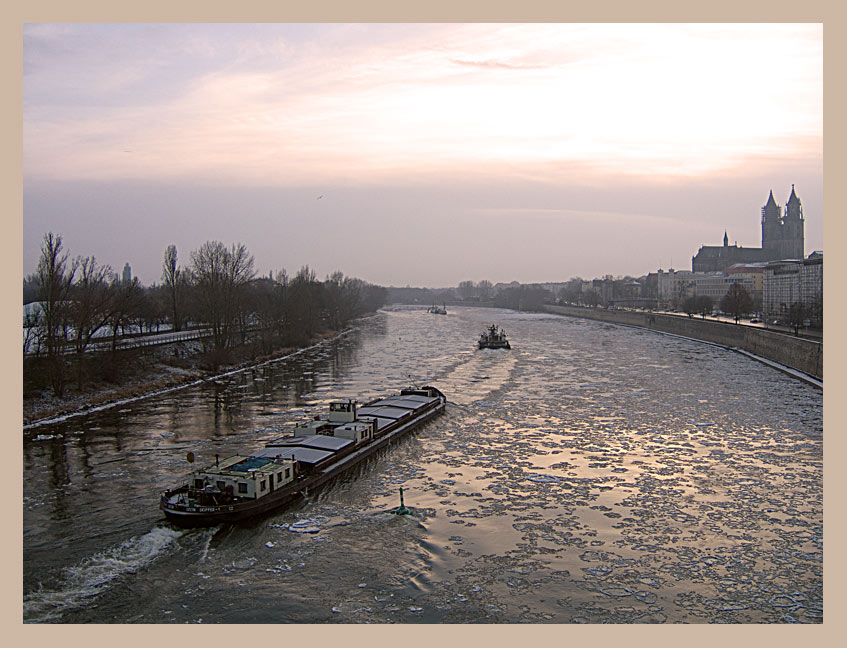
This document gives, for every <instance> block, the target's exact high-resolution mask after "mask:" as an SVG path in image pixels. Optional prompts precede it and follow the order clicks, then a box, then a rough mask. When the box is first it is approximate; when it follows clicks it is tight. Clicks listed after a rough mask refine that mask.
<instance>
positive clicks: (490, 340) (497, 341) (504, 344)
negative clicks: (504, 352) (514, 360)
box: [479, 324, 512, 349]
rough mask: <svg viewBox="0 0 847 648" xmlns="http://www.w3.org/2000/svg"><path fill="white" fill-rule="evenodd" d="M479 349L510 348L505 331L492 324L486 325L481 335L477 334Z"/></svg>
mask: <svg viewBox="0 0 847 648" xmlns="http://www.w3.org/2000/svg"><path fill="white" fill-rule="evenodd" d="M479 348H480V349H511V348H512V347H511V346H510V345H509V341H508V340H507V339H506V331H504V330H503V329H498V328H497V327H496V326H495V325H494V324H492V325H491V326H489V327H488V330H487V331H485V332H484V333H483V334H482V335H480V336H479Z"/></svg>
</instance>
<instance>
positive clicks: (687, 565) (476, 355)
mask: <svg viewBox="0 0 847 648" xmlns="http://www.w3.org/2000/svg"><path fill="white" fill-rule="evenodd" d="M495 322H496V323H497V324H499V325H501V326H503V327H504V328H505V330H506V332H507V334H508V336H509V339H510V340H511V342H512V350H511V351H491V350H483V351H479V350H476V349H475V340H476V338H477V337H478V335H479V333H481V332H482V330H483V328H484V327H485V326H486V325H487V324H489V323H495ZM410 377H411V379H412V380H414V381H416V382H425V383H429V384H433V385H435V386H437V387H439V388H440V389H441V390H442V391H443V392H444V393H445V394H446V395H447V397H448V399H449V400H450V404H449V405H448V409H447V411H446V413H445V414H444V415H442V416H441V417H439V418H438V419H436V420H435V421H433V422H432V423H430V424H428V425H426V426H425V427H423V428H421V429H420V430H419V431H418V432H416V433H414V434H412V435H410V436H409V437H406V438H405V439H403V440H402V441H401V442H399V443H397V444H395V445H392V446H391V447H390V448H389V449H388V450H387V451H385V452H383V453H382V454H380V455H379V456H378V457H377V458H375V459H373V460H371V461H370V462H369V463H367V464H366V465H365V466H363V467H361V468H359V469H358V470H357V471H356V474H355V475H352V476H350V477H348V478H345V479H343V480H341V481H338V482H336V483H335V484H333V485H332V486H331V487H329V488H326V489H324V490H322V491H320V492H318V493H316V494H313V495H312V496H310V499H309V500H308V501H305V502H302V503H300V504H298V505H296V506H295V507H294V508H291V509H288V510H286V511H282V512H278V513H276V514H273V515H270V516H269V517H266V518H262V519H260V520H257V521H255V522H252V523H251V524H249V525H246V526H238V527H232V526H221V527H216V528H212V529H199V530H180V529H177V528H174V527H171V526H170V525H169V524H167V523H166V522H165V521H164V520H163V518H162V516H161V513H160V512H159V510H158V508H157V505H158V493H159V491H160V490H162V489H163V488H165V487H167V486H169V485H171V484H172V483H175V482H178V481H180V480H181V479H182V477H183V476H184V475H186V474H187V473H188V472H189V471H190V469H189V465H188V464H187V463H186V462H185V456H186V453H187V452H188V451H192V452H193V453H194V454H195V455H197V457H198V462H200V463H206V462H210V461H213V460H214V455H215V454H216V453H217V454H220V455H222V456H226V455H228V454H234V453H235V452H237V451H243V450H252V449H255V448H258V447H260V446H261V445H262V444H263V442H265V441H267V440H268V439H270V438H273V437H276V436H279V435H280V434H282V433H285V432H287V431H289V430H290V429H291V427H292V426H293V424H294V423H295V422H297V421H299V420H302V418H303V417H305V416H311V415H313V414H315V413H318V412H322V411H323V410H324V409H325V406H326V403H327V402H328V401H329V400H331V399H333V398H336V397H356V398H359V399H360V400H364V399H367V398H370V397H373V396H377V395H382V394H386V393H389V392H392V391H395V390H396V389H399V388H400V387H403V386H406V385H407V384H408V383H409V381H410ZM822 401H823V395H822V392H821V391H820V390H818V389H815V388H814V387H811V386H809V385H807V384H805V383H803V382H801V381H798V380H796V379H794V378H791V377H789V376H786V375H784V374H782V373H779V372H778V371H776V370H774V369H771V368H769V367H767V366H765V365H762V364H759V363H757V362H755V361H753V360H750V359H748V358H745V357H743V356H741V355H739V354H735V353H732V352H730V351H726V350H723V349H720V348H717V347H713V346H709V345H707V344H701V343H698V342H693V341H689V340H685V339H681V338H675V337H670V336H664V335H660V334H657V333H653V332H649V331H643V330H639V329H633V328H626V327H620V326H613V325H606V324H602V323H598V322H590V321H582V320H577V319H570V318H562V317H554V316H546V315H539V314H526V313H515V312H511V311H499V310H487V309H473V308H466V309H453V310H451V312H450V313H449V314H448V315H447V316H439V315H432V314H429V313H426V312H425V311H424V310H422V309H417V310H413V309H411V308H408V309H403V308H396V309H389V310H386V311H383V312H380V313H379V314H378V315H377V316H375V317H372V318H369V319H367V320H365V321H363V322H361V323H360V325H359V327H358V328H357V329H356V330H355V331H353V332H352V333H351V334H349V335H346V336H343V337H341V338H339V339H337V340H335V341H333V342H331V343H327V344H325V345H323V346H320V347H318V348H315V349H312V350H308V351H306V352H303V353H301V354H298V355H296V356H295V357H292V358H289V359H286V360H282V361H278V362H275V363H272V364H267V365H264V366H261V367H258V368H256V369H254V370H251V371H247V372H243V373H240V374H236V375H231V376H228V377H226V378H225V379H223V380H221V381H219V383H218V384H217V385H216V384H211V383H210V384H208V385H205V386H202V387H193V388H189V389H184V390H181V391H176V392H172V393H170V394H167V395H164V396H159V397H156V398H154V399H146V400H140V401H137V402H135V403H132V404H128V405H124V406H121V407H119V408H114V409H111V410H107V411H103V412H100V413H97V414H93V415H90V416H86V417H75V418H69V419H67V420H66V421H64V422H61V423H57V424H53V425H49V426H41V427H38V428H34V429H31V430H28V431H27V432H26V433H25V439H24V456H23V463H24V465H23V470H24V483H23V494H24V501H23V522H24V529H23V545H24V547H23V557H24V565H23V566H24V572H23V588H24V599H23V619H24V621H26V622H60V623H82V622H97V623H185V622H198V623H252V622H257V623H259V622H261V623H705V622H719V623H723V622H740V623H748V622H751V623H778V622H782V623H786V622H787V623H820V622H822V620H823V403H822ZM401 486H402V487H403V489H404V492H405V503H406V505H407V506H409V507H410V508H412V510H413V514H412V515H411V516H408V517H402V516H396V515H393V514H392V513H391V511H392V509H393V508H394V507H396V506H398V504H399V498H398V489H399V488H400V487H401Z"/></svg>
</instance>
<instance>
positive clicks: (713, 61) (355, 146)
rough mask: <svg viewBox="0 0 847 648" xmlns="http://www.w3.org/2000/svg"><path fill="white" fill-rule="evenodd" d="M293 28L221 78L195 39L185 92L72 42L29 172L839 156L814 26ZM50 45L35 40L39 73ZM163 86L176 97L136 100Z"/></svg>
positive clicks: (181, 172) (36, 131)
mask: <svg viewBox="0 0 847 648" xmlns="http://www.w3.org/2000/svg"><path fill="white" fill-rule="evenodd" d="M217 28H218V29H220V26H218V27H217ZM102 29H104V30H108V29H109V26H108V25H107V26H102ZM195 29H199V30H200V31H199V33H200V34H202V29H200V28H196V27H195ZM278 29H280V28H279V26H273V25H269V26H267V33H266V32H265V31H264V30H263V29H262V28H261V27H257V31H256V34H258V35H262V34H265V33H266V36H267V39H268V40H267V42H266V43H264V46H262V43H257V42H256V41H252V40H249V39H248V40H245V41H244V42H243V43H240V42H236V43H235V44H234V45H233V44H231V45H230V47H233V48H234V50H235V51H237V55H236V56H235V57H234V58H232V59H228V60H227V61H225V62H222V63H221V64H220V65H219V66H215V67H213V66H212V65H211V63H210V59H214V60H217V59H215V58H214V56H213V51H214V48H213V47H211V46H210V45H209V41H203V40H202V38H201V39H199V40H197V39H196V38H195V39H192V40H191V41H190V45H188V46H186V50H187V51H185V52H183V53H184V54H185V56H187V57H188V58H189V60H188V61H187V62H185V63H182V64H180V66H179V68H180V70H179V71H180V74H181V75H183V76H182V78H181V79H180V81H179V82H178V83H177V82H173V81H171V80H169V79H168V78H167V77H168V74H170V73H171V69H170V67H169V66H168V65H163V64H162V63H161V61H162V59H163V58H164V57H165V54H166V53H167V55H168V56H173V55H174V54H175V53H174V51H173V48H174V47H175V46H174V44H173V43H172V42H167V43H165V42H159V41H156V40H155V39H154V40H152V41H151V42H150V43H149V50H147V51H138V52H136V53H135V54H134V56H135V57H137V59H138V60H136V61H134V64H133V65H130V61H129V60H126V59H125V58H121V57H118V58H117V59H116V60H109V59H108V58H103V57H96V56H92V52H91V51H86V48H93V49H96V47H97V46H96V41H93V43H95V44H80V41H74V42H73V43H72V44H69V45H68V48H70V52H69V53H68V52H67V51H66V52H64V54H65V55H66V56H68V57H69V59H70V62H72V61H73V59H74V56H75V55H76V56H77V57H78V58H77V62H78V63H77V65H78V67H77V68H75V69H76V73H75V76H76V78H75V79H74V84H73V87H74V89H75V92H74V94H73V97H71V95H70V92H69V91H67V90H66V91H65V92H64V93H63V92H60V91H59V90H57V91H56V94H55V96H49V92H47V91H45V90H44V88H49V87H50V82H49V81H50V79H49V75H50V74H51V66H50V63H51V61H49V60H48V61H47V62H46V63H45V64H43V65H40V66H34V67H32V68H31V70H30V71H28V72H26V73H25V83H24V98H25V110H24V171H25V175H26V176H27V177H48V178H54V179H56V178H58V179H63V178H65V179H68V178H69V179H73V178H87V179H92V178H97V179H119V178H136V179H137V178H141V179H155V178H190V179H195V178H196V179H201V180H211V181H220V180H221V179H226V180H227V181H228V182H234V183H241V184H246V183H261V184H266V183H282V184H294V183H298V182H310V181H315V180H325V179H327V178H337V177H339V176H340V177H345V178H348V179H351V180H364V179H367V178H369V177H374V176H380V175H386V174H389V175H391V174H394V175H398V174H399V175H402V174H409V173H419V172H429V173H434V172H439V171H448V172H456V171H457V170H459V169H462V168H481V167H487V168H501V167H503V165H521V164H528V165H538V164H545V163H551V164H561V163H569V164H576V165H580V164H584V165H586V167H588V168H592V169H594V170H595V171H596V170H598V169H606V170H609V171H613V172H616V173H629V174H636V175H638V174H644V175H653V174H665V175H668V174H669V175H674V174H702V173H708V172H711V171H719V170H723V169H726V168H727V167H731V166H733V165H737V164H741V163H743V162H744V161H745V160H746V159H748V158H750V157H755V156H757V155H761V156H766V155H771V154H773V153H774V152H776V154H777V155H781V156H790V155H820V151H821V149H822V112H823V111H822V29H821V27H820V26H817V25H799V26H797V25H737V26H735V25H714V26H709V25H420V26H416V25H405V26H391V25H383V26H380V25H372V26H367V25H356V26H347V27H345V26H323V27H322V26H310V32H309V34H310V35H309V37H308V38H305V37H304V38H300V39H299V40H298V39H295V38H293V37H292V36H290V35H288V36H287V37H286V36H285V35H280V34H279V33H277V30H278ZM288 29H289V30H290V29H291V27H289V28H288ZM43 32H44V30H43V29H42V31H38V30H33V31H30V32H25V35H24V36H25V37H24V49H25V58H26V51H27V47H28V46H32V45H35V44H38V41H39V39H40V38H43V36H42V34H43ZM68 32H70V33H71V34H73V29H72V28H71V29H70V30H68V29H64V30H61V31H60V32H59V34H58V35H53V36H51V37H52V38H53V39H56V38H58V39H61V38H63V37H68V36H67V34H68ZM339 39H340V40H339ZM86 42H88V43H91V41H86ZM145 57H149V60H156V61H158V62H159V63H158V64H156V65H153V64H150V63H149V62H147V61H146V60H145ZM192 57H194V58H192ZM195 59H196V60H195ZM192 61H194V62H195V63H196V66H197V68H196V72H192V71H191V69H190V67H191V64H192ZM70 62H69V63H68V65H70V64H71V63H70ZM86 66H93V67H92V68H91V69H89V68H86ZM113 66H114V67H113ZM95 68H96V69H95ZM68 69H69V68H68ZM121 69H123V70H128V71H127V72H126V73H124V74H121V73H120V70H121ZM59 71H61V70H59ZM57 73H58V72H57ZM88 78H92V79H100V80H101V81H102V80H103V79H108V80H109V83H108V84H102V85H100V86H96V85H95V84H94V83H92V85H91V86H90V87H88V86H87V85H86V83H87V82H86V79H88ZM157 82H161V83H162V84H164V85H166V86H167V87H168V88H169V91H168V92H162V93H161V94H158V95H156V96H151V95H150V94H139V95H137V96H135V97H133V95H132V93H131V88H132V87H133V86H134V85H135V86H137V87H138V88H139V89H143V88H149V87H151V85H152V86H153V87H155V86H156V85H157ZM62 87H64V86H62ZM27 88H38V89H41V91H40V92H38V93H35V92H31V93H30V94H29V95H28V93H27ZM104 88H108V89H109V92H117V91H118V89H120V92H121V96H122V100H121V101H120V102H110V101H108V100H107V99H108V97H105V96H104V93H105V94H108V92H107V91H106V90H104ZM128 88H130V89H128ZM87 95H88V96H90V100H89V101H86V100H85V97H86V96H87ZM71 104H73V107H72V108H71V107H69V106H70V105H71Z"/></svg>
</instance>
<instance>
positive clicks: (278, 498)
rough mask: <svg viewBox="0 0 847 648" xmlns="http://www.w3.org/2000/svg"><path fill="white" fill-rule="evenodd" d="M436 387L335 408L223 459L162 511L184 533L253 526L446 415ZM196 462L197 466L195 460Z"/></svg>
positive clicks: (195, 476)
mask: <svg viewBox="0 0 847 648" xmlns="http://www.w3.org/2000/svg"><path fill="white" fill-rule="evenodd" d="M446 404H447V399H446V397H445V396H444V394H442V393H441V392H440V391H439V390H438V389H436V388H435V387H420V388H417V387H411V388H409V389H403V390H401V391H400V393H399V394H397V395H395V396H388V397H385V398H378V399H376V400H373V401H370V402H368V403H365V404H364V405H362V406H360V405H359V404H358V403H357V402H356V401H355V400H351V399H346V400H340V401H333V402H331V403H330V404H329V413H328V415H327V416H316V417H315V418H314V419H313V420H309V421H305V422H304V423H301V424H298V425H297V426H296V427H295V428H294V434H293V435H292V436H286V437H282V438H279V439H275V440H273V441H270V442H268V443H267V444H266V445H265V447H264V448H260V449H258V450H254V451H252V452H248V453H245V454H243V455H234V456H232V457H227V458H226V459H221V458H219V457H218V456H217V455H215V462H214V463H213V464H212V465H211V466H207V467H205V468H201V469H199V470H195V471H194V472H192V473H191V474H190V475H189V476H188V477H187V479H186V480H185V482H183V484H182V485H180V486H177V487H176V488H171V489H169V490H166V491H165V492H163V493H162V494H161V497H160V501H159V507H160V508H161V509H162V512H163V513H164V514H165V517H166V518H167V520H168V521H170V522H172V523H174V524H176V525H178V526H212V525H216V524H224V523H233V522H239V521H241V520H246V519H248V518H251V517H253V516H256V515H260V514H262V513H266V512H268V511H271V510H274V509H277V508H280V507H282V506H284V505H285V504H288V503H290V502H292V501H294V500H296V499H299V498H301V497H303V496H304V495H306V494H307V492H308V491H310V490H312V489H315V488H317V487H319V486H321V485H322V484H324V483H326V482H328V481H329V480H331V479H333V478H334V477H336V476H337V475H340V474H341V473H343V472H345V471H347V470H349V469H350V468H352V467H353V466H355V465H357V464H358V463H360V462H361V461H363V460H364V459H365V458H366V457H369V456H370V455H372V454H373V453H374V452H376V451H377V450H379V449H380V448H383V447H385V446H386V445H388V444H389V443H391V441H393V440H394V439H397V438H399V437H401V436H403V435H404V434H406V433H408V432H410V431H412V430H414V429H415V428H417V427H418V426H420V425H422V424H423V423H425V422H426V421H429V420H430V419H431V418H433V417H434V416H437V415H438V414H440V413H441V412H443V411H444V408H445V407H446ZM187 459H188V461H189V462H193V461H194V456H193V453H190V452H189V453H188V457H187Z"/></svg>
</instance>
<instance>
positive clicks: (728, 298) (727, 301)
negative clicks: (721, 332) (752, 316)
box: [721, 283, 753, 324]
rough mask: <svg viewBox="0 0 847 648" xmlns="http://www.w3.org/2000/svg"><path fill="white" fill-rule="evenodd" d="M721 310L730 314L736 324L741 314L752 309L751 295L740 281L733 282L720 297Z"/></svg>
mask: <svg viewBox="0 0 847 648" xmlns="http://www.w3.org/2000/svg"><path fill="white" fill-rule="evenodd" d="M721 310H722V311H723V312H724V313H728V314H730V315H732V316H733V317H734V318H735V323H736V324H738V320H739V318H740V317H741V316H742V315H744V314H746V313H749V312H750V311H752V310H753V297H751V296H750V292H749V291H748V290H747V289H746V288H745V287H744V286H742V285H741V284H740V283H734V284H732V285H731V286H730V287H729V290H727V291H726V295H724V296H723V299H721Z"/></svg>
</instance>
